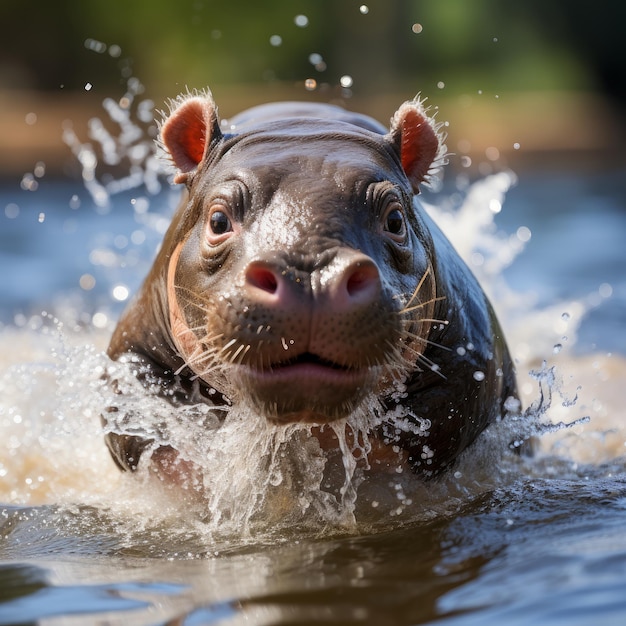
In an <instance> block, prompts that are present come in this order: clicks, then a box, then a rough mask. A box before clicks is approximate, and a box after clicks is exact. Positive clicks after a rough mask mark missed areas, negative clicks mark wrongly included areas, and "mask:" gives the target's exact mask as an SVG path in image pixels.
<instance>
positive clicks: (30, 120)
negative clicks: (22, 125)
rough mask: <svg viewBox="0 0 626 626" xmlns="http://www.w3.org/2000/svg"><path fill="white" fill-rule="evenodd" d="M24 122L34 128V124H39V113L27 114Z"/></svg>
mask: <svg viewBox="0 0 626 626" xmlns="http://www.w3.org/2000/svg"><path fill="white" fill-rule="evenodd" d="M24 121H25V122H26V123H27V124H28V125H29V126H32V125H33V124H36V123H37V113H27V114H26V117H25V118H24Z"/></svg>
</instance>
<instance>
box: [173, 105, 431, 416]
mask: <svg viewBox="0 0 626 626" xmlns="http://www.w3.org/2000/svg"><path fill="white" fill-rule="evenodd" d="M254 111H255V110H254V109H253V110H252V113H249V114H248V115H246V116H245V117H243V118H242V119H241V122H238V121H237V119H236V118H235V119H233V120H231V123H230V124H220V122H219V120H218V116H217V110H216V107H215V105H214V102H213V100H212V98H211V97H210V96H208V95H197V96H193V97H187V98H185V99H182V100H181V101H178V102H176V103H175V105H174V106H173V107H172V112H171V114H170V115H169V117H168V118H167V119H166V120H165V121H164V123H163V125H162V127H161V143H162V146H163V147H164V149H165V150H166V151H167V153H168V154H169V157H170V158H171V161H172V163H173V165H174V166H175V168H176V176H175V181H176V182H178V183H184V184H185V185H186V187H187V194H186V196H185V200H184V201H183V203H182V205H181V207H180V209H179V213H178V215H177V217H176V218H175V220H174V222H173V225H172V229H173V231H175V232H174V234H173V235H172V236H170V237H168V238H166V241H165V243H164V248H163V249H162V251H161V254H162V255H165V256H164V258H166V259H167V261H166V263H164V267H165V270H164V272H165V274H164V279H163V280H164V281H165V283H166V292H167V309H168V313H167V315H168V316H169V320H168V324H169V328H170V333H171V337H170V338H169V339H170V340H171V341H172V342H173V344H174V345H175V347H176V349H177V351H178V352H179V353H180V355H181V356H182V357H183V359H184V361H185V364H186V365H187V366H188V367H189V368H190V369H191V370H192V371H193V373H194V375H195V376H197V377H199V378H201V379H202V380H204V381H205V383H206V384H207V385H209V387H211V388H214V389H216V390H218V391H219V392H220V393H221V394H223V395H224V396H225V397H227V398H229V400H230V401H231V402H243V403H246V404H248V405H249V406H250V407H252V408H253V409H254V410H255V411H257V412H259V413H261V414H262V415H264V416H265V417H267V419H269V420H271V421H274V422H277V423H286V422H296V421H300V422H311V423H320V424H321V423H326V422H329V421H332V420H335V419H338V418H341V417H345V416H347V415H349V414H350V413H351V412H353V411H354V410H355V409H357V408H358V407H359V406H360V404H361V403H362V402H363V400H364V398H366V397H367V395H368V393H370V392H371V393H375V394H376V395H378V396H383V397H384V395H385V394H390V393H391V392H392V391H393V390H394V388H395V387H397V385H398V383H400V384H402V383H404V382H405V381H406V380H407V379H408V378H409V377H410V376H411V375H412V374H413V373H414V372H416V371H417V370H418V369H419V368H420V366H423V364H424V363H423V361H424V359H422V354H423V352H424V350H425V348H426V345H427V341H428V340H427V338H428V335H429V330H430V327H431V324H432V323H433V317H434V316H435V315H434V311H435V302H436V300H437V284H436V279H435V275H436V274H435V269H434V265H433V264H434V260H433V252H432V240H431V237H430V234H429V232H428V229H427V228H426V226H425V224H424V222H423V218H422V217H421V216H420V214H419V212H416V210H415V208H414V205H413V196H414V194H415V193H417V192H418V185H419V184H421V183H422V182H423V181H424V180H425V179H426V178H427V176H428V174H429V172H430V171H431V169H432V166H433V163H435V164H436V163H437V160H438V159H439V158H440V157H441V154H442V152H443V151H442V147H441V142H440V136H439V134H438V129H437V126H435V125H434V124H433V122H432V120H430V119H429V118H428V117H427V116H426V114H425V112H424V109H423V108H422V106H421V104H420V102H419V101H413V102H407V103H405V104H403V105H402V106H401V107H400V109H399V110H398V111H397V113H396V114H395V116H394V117H393V119H392V124H391V130H390V131H389V132H386V130H385V129H382V127H380V126H379V125H378V124H377V123H376V122H374V121H373V120H371V119H370V118H366V117H364V116H358V115H355V114H350V113H347V112H342V110H341V109H338V108H337V107H331V106H328V105H295V104H294V105H293V106H290V105H282V106H280V107H278V108H272V106H271V105H270V106H268V107H261V108H260V109H259V111H258V115H255V114H254ZM168 242H169V243H168Z"/></svg>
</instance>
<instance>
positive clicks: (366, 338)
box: [231, 248, 397, 422]
mask: <svg viewBox="0 0 626 626" xmlns="http://www.w3.org/2000/svg"><path fill="white" fill-rule="evenodd" d="M328 256H329V255H326V257H328ZM330 256H331V258H330V260H329V261H328V262H325V263H324V264H323V265H321V266H319V265H318V266H314V267H313V268H312V269H309V270H305V269H299V268H297V267H294V265H293V264H290V263H289V262H288V261H287V260H286V257H285V256H284V255H279V254H273V253H268V254H266V255H265V256H257V257H256V258H255V259H254V260H252V261H250V262H249V263H248V264H247V265H246V267H245V269H244V270H243V277H244V280H243V287H242V289H241V291H240V297H239V300H238V301H233V300H231V305H233V308H234V309H236V310H238V311H240V312H242V317H244V316H245V317H247V319H248V323H247V324H242V325H239V327H238V328H236V329H235V330H234V331H233V336H235V337H236V338H237V344H239V345H244V344H245V345H251V346H252V348H251V349H249V350H248V351H247V358H246V359H244V360H242V362H241V365H240V367H239V368H238V369H237V372H236V377H237V378H238V379H239V380H240V385H241V387H242V388H245V389H247V390H248V392H249V397H250V399H251V400H252V403H253V404H254V405H255V408H257V409H260V410H261V411H262V412H263V414H265V415H266V416H267V417H268V418H269V419H271V420H274V421H280V422H284V421H316V422H326V421H330V420H333V419H337V418H339V417H345V416H346V415H348V414H349V413H350V412H351V411H353V410H354V408H355V407H356V405H357V404H358V403H359V401H360V400H361V399H362V397H363V395H364V393H365V391H366V389H367V387H368V385H370V386H371V383H372V381H373V380H374V379H375V378H376V375H375V373H374V371H375V370H376V368H377V367H379V366H380V365H382V363H383V362H384V361H385V358H387V355H386V341H385V338H386V337H385V335H386V334H387V333H389V332H390V331H392V330H393V329H392V326H394V324H395V322H396V318H397V315H394V313H393V311H391V310H389V307H388V299H384V298H383V285H382V280H381V275H380V271H379V269H378V266H377V265H376V263H375V262H374V260H373V259H371V258H370V257H369V256H367V255H366V254H363V253H362V252H359V251H357V250H352V249H347V248H342V249H339V250H338V251H336V252H335V253H334V254H333V255H330ZM303 265H306V264H303ZM244 311H245V314H243V312H244Z"/></svg>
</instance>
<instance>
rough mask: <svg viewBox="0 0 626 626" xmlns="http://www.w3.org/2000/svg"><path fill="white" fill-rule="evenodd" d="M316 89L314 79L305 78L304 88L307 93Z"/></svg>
mask: <svg viewBox="0 0 626 626" xmlns="http://www.w3.org/2000/svg"><path fill="white" fill-rule="evenodd" d="M316 87H317V81H316V80H315V79H314V78H307V79H306V80H305V81H304V88H305V89H306V90H307V91H313V90H314V89H315V88H316Z"/></svg>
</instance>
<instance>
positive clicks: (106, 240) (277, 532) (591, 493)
mask: <svg viewBox="0 0 626 626" xmlns="http://www.w3.org/2000/svg"><path fill="white" fill-rule="evenodd" d="M33 181H35V182H36V184H35V185H33ZM23 186H24V187H26V189H20V187H19V184H18V185H14V184H6V185H4V186H3V187H1V188H0V265H1V266H2V268H3V274H2V278H1V279H0V319H1V320H2V326H1V327H0V624H30V623H42V624H55V625H56V624H124V625H125V626H131V625H134V624H155V625H156V624H180V625H186V626H192V625H194V626H195V625H197V624H307V623H324V624H351V623H354V624H390V625H393V624H398V625H400V624H403V625H404V624H406V625H408V624H427V623H437V624H455V625H469V624H481V625H483V626H484V625H486V624H489V625H491V624H493V625H494V626H495V625H498V626H500V625H501V624H507V625H511V624H547V625H555V626H556V625H561V624H563V625H564V624H567V625H568V626H571V625H575V624H594V625H598V624H622V623H626V532H625V531H624V529H625V528H626V462H625V458H626V457H625V452H626V450H625V448H624V446H625V444H626V420H625V419H624V406H623V405H624V399H625V397H626V394H625V393H624V383H625V382H626V377H625V375H626V358H625V355H626V245H625V244H626V186H625V185H624V182H623V172H621V171H618V170H617V169H616V170H615V171H604V172H602V173H601V174H599V173H596V174H586V175H580V174H578V173H577V174H573V173H570V172H566V171H563V172H559V171H552V172H550V173H547V172H541V171H536V172H532V171H531V172H525V173H524V174H522V175H521V176H520V177H519V180H516V178H515V176H513V175H512V174H510V173H500V174H498V175H495V176H485V177H483V178H482V179H479V180H478V181H477V182H476V183H475V184H474V185H473V186H467V185H465V183H464V182H463V180H458V181H448V182H447V185H446V186H444V190H443V191H442V192H440V193H438V194H429V195H426V196H425V198H426V203H427V205H428V206H429V207H430V208H429V210H430V211H431V212H432V214H433V215H434V216H435V218H436V219H437V220H438V221H439V222H440V224H441V225H442V227H443V228H444V229H445V230H446V232H447V233H448V234H449V236H450V237H451V239H452V240H453V241H454V243H455V245H457V248H458V249H459V251H460V252H461V253H462V255H463V256H464V257H465V258H466V259H467V260H468V262H469V263H470V265H471V266H472V268H473V269H474V271H475V272H476V273H477V275H478V276H479V278H480V279H481V281H482V282H483V285H484V286H485V288H486V290H487V291H488V292H489V294H490V296H491V297H492V299H493V301H494V303H495V305H496V309H497V311H498V314H499V316H500V318H501V320H502V322H503V325H504V327H505V330H506V331H507V335H508V338H509V343H510V346H511V350H512V353H513V355H514V358H515V359H516V362H517V369H518V375H519V381H520V388H521V390H522V393H523V396H524V406H525V407H526V411H525V413H524V414H523V415H522V417H521V418H520V423H519V424H517V425H515V424H514V425H507V426H504V425H502V424H497V425H495V426H494V427H493V428H490V429H489V430H488V431H487V432H486V433H485V434H484V435H483V437H482V438H481V440H480V441H479V442H478V443H477V444H476V445H475V446H474V447H473V448H472V449H471V451H470V452H469V453H468V454H467V455H466V456H465V457H464V458H463V459H462V460H461V462H460V463H459V465H458V466H457V467H456V468H455V470H454V472H451V473H450V475H449V476H447V477H446V478H444V479H442V480H440V481H434V482H431V483H427V484H425V485H421V484H420V485H418V486H415V485H413V486H412V487H411V486H409V487H407V486H406V485H403V484H402V483H401V482H394V481H389V482H388V484H382V485H378V486H377V488H378V489H381V490H383V491H384V490H385V488H387V491H388V492H390V493H388V494H387V496H385V495H384V494H383V496H382V498H381V502H383V503H384V506H382V505H381V509H380V510H379V512H378V514H377V515H373V516H372V515H368V514H364V515H363V517H362V518H361V517H360V515H361V514H360V510H359V506H358V504H359V502H358V498H359V496H358V494H357V495H356V508H355V509H354V511H356V513H355V514H352V515H351V516H347V517H346V516H345V515H343V513H342V511H341V502H340V501H339V502H338V503H337V502H336V501H335V504H336V505H337V506H336V507H335V508H334V509H333V510H334V512H335V513H336V516H335V517H334V518H333V516H332V515H330V516H327V518H326V519H325V520H323V523H322V522H320V520H319V517H317V518H315V519H314V520H313V521H311V520H310V519H309V520H307V519H303V520H301V522H302V523H299V521H298V520H297V519H295V520H294V519H293V517H291V518H289V520H290V521H289V523H285V522H284V520H282V521H281V519H279V518H277V519H272V518H271V516H270V518H269V519H265V520H264V521H262V522H261V523H257V524H256V525H254V524H250V523H246V522H248V521H250V520H249V519H246V520H242V518H241V517H240V518H237V519H235V518H234V517H232V516H231V518H230V523H229V524H226V523H225V524H224V525H220V524H216V523H215V522H214V519H215V510H214V509H211V514H213V517H211V516H210V515H209V516H207V510H206V509H203V506H204V505H203V504H202V503H201V502H198V501H197V500H194V499H193V498H191V499H190V498H188V497H187V495H185V494H183V495H182V496H181V494H178V493H173V492H172V491H171V490H167V489H164V488H161V487H160V486H159V485H158V484H154V482H151V481H150V480H149V479H148V478H146V477H145V476H144V477H141V476H140V477H137V476H127V475H121V474H120V473H119V472H118V471H117V470H116V468H115V467H114V466H113V463H112V462H111V460H110V458H109V456H108V453H107V451H106V449H105V446H104V443H103V441H102V433H101V431H100V423H99V417H98V416H99V411H100V410H101V408H102V406H103V402H105V401H106V397H104V396H103V394H104V393H105V392H104V391H103V390H102V384H101V374H102V372H103V371H104V369H105V368H106V367H107V366H108V363H107V360H106V357H105V356H104V353H103V351H104V349H105V348H106V344H107V341H108V337H109V336H110V333H111V331H112V328H113V326H114V323H115V319H116V317H117V316H118V315H119V312H120V310H121V308H122V307H123V305H124V303H125V301H126V300H127V298H128V297H129V294H132V293H133V292H134V290H135V289H136V288H137V287H138V285H139V283H140V281H141V279H142V277H143V276H144V274H145V273H146V271H147V269H148V268H149V265H150V261H151V259H152V258H153V255H154V251H155V248H156V246H157V245H158V242H159V241H160V238H161V236H162V234H163V232H164V229H165V228H166V226H167V223H168V220H169V216H170V215H171V210H172V207H173V206H174V204H175V202H176V192H171V191H168V190H167V189H165V188H164V190H163V191H161V192H160V193H156V191H155V190H154V189H152V190H151V192H150V193H147V192H146V191H145V189H142V188H137V189H134V190H131V191H128V192H125V193H119V194H117V195H114V196H112V197H111V201H110V203H109V205H108V206H104V205H103V204H102V203H100V204H98V203H95V202H94V201H93V199H92V197H91V196H90V195H89V194H88V193H87V192H86V191H85V190H84V188H83V186H82V184H81V183H79V182H67V181H54V180H48V179H47V178H46V177H45V176H39V177H37V176H34V177H33V176H31V177H27V179H26V180H25V181H23ZM435 204H436V206H437V207H439V208H434V205H435ZM146 410H151V409H150V407H146ZM528 424H531V425H532V429H531V430H532V433H534V434H536V435H538V434H539V433H541V432H543V433H544V434H543V435H542V436H540V437H539V443H538V445H537V451H536V453H535V455H534V456H531V457H529V456H523V455H522V456H519V455H516V454H514V453H512V452H511V451H510V449H509V445H508V444H509V443H510V442H511V437H512V436H514V435H515V434H516V433H515V429H516V428H518V429H519V433H521V435H520V436H527V434H528V432H529V431H528ZM554 424H556V425H558V426H552V425H554ZM566 424H569V426H568V427H566V426H565V425H566ZM248 443H249V445H248V444H247V442H246V439H245V437H244V438H243V439H242V440H241V441H239V443H238V445H239V446H240V447H239V450H240V451H241V454H239V455H238V456H239V459H240V460H239V463H238V464H234V465H233V467H231V468H226V470H225V472H226V473H225V474H224V476H225V483H224V484H225V487H224V488H225V489H227V488H238V481H243V482H245V481H246V480H248V482H251V481H252V480H253V479H251V478H250V467H248V466H247V465H246V464H253V463H254V459H253V456H254V452H255V450H256V448H255V443H254V442H253V441H250V442H248ZM222 469H223V468H222ZM276 482H277V483H278V482H279V481H276ZM248 487H250V485H248ZM408 490H412V491H411V493H410V494H409V495H410V497H407V493H408ZM385 497H388V500H389V502H390V503H391V505H389V502H386V503H385ZM207 506H208V505H207ZM211 506H212V507H214V506H215V503H213V504H211ZM249 513H250V511H248V514H249ZM370 513H371V511H370ZM233 520H234V521H236V522H237V523H234V521H233Z"/></svg>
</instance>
